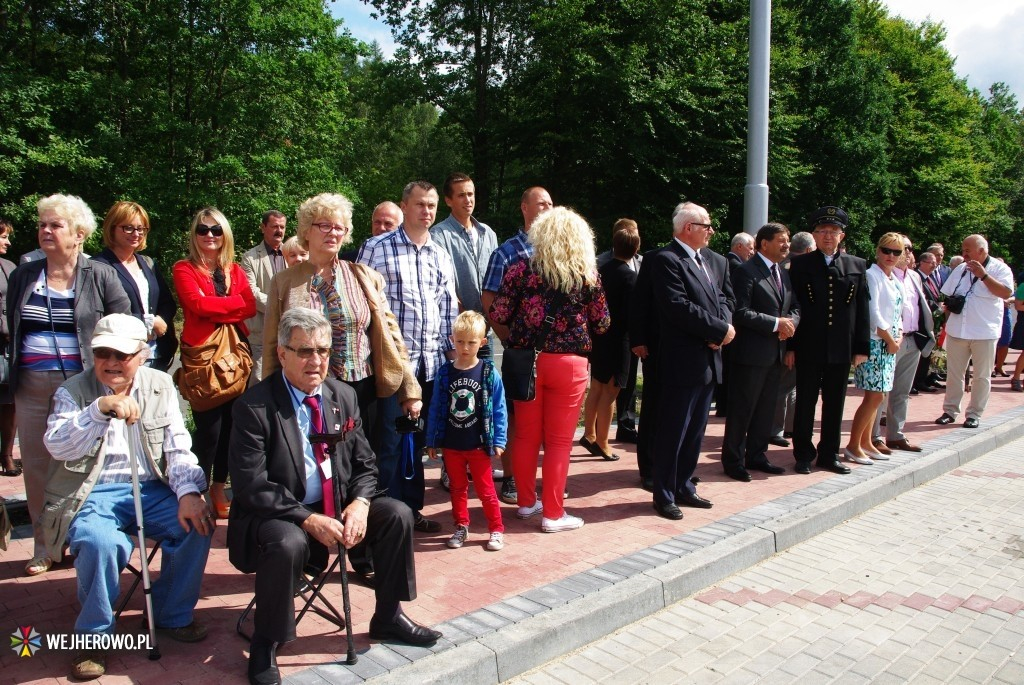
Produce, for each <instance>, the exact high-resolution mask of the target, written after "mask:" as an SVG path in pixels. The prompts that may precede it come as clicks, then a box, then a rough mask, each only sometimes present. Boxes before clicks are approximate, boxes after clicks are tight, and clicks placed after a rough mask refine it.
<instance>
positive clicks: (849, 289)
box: [789, 205, 871, 473]
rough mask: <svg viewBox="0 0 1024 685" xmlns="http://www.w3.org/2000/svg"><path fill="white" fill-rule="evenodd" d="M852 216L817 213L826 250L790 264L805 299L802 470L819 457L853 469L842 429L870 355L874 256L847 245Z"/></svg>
mask: <svg viewBox="0 0 1024 685" xmlns="http://www.w3.org/2000/svg"><path fill="white" fill-rule="evenodd" d="M848 224H849V217H847V215H846V212H845V211H843V209H841V208H840V207H835V206H831V205H828V206H825V207H821V208H820V209H818V210H817V211H815V212H814V213H813V214H812V215H811V218H810V225H811V230H812V232H813V234H814V240H815V243H817V246H818V249H817V250H815V251H814V252H808V253H807V254H804V255H800V256H797V257H793V260H792V264H791V266H790V269H789V275H790V279H791V281H792V283H793V292H794V294H795V295H796V298H797V301H798V303H799V306H800V312H801V318H800V327H799V328H798V329H797V331H796V334H795V335H794V336H793V338H792V340H791V341H790V345H789V349H790V350H792V351H794V352H795V353H796V407H795V409H794V419H793V456H794V457H796V472H797V473H810V472H811V463H812V462H814V461H817V464H818V466H819V467H821V468H824V469H828V470H830V471H834V472H836V473H849V472H850V469H849V468H847V467H846V466H843V465H842V464H840V463H839V460H838V458H837V457H838V453H839V445H840V429H841V426H842V422H843V404H844V403H845V401H846V386H847V379H848V378H849V376H850V365H851V363H853V364H854V365H856V364H858V363H860V362H861V361H863V360H865V359H867V355H868V344H869V340H870V334H871V333H870V319H869V316H868V291H867V281H866V280H865V275H864V274H865V272H866V271H867V267H868V265H867V262H865V261H864V260H863V259H861V258H860V257H854V256H853V255H849V254H845V253H841V252H839V244H840V243H841V242H842V240H843V237H844V235H845V233H844V231H845V229H846V227H847V225H848ZM819 393H820V394H821V438H820V439H819V441H818V446H817V449H815V447H814V443H813V440H812V434H813V432H814V409H815V406H816V405H817V403H818V394H819Z"/></svg>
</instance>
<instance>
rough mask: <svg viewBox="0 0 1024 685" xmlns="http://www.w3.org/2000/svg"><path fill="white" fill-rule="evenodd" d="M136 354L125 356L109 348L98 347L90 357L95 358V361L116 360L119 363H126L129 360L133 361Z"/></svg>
mask: <svg viewBox="0 0 1024 685" xmlns="http://www.w3.org/2000/svg"><path fill="white" fill-rule="evenodd" d="M137 354H138V352H133V353H131V354H125V353H124V352H118V351H117V350H112V349H110V348H109V347H99V348H97V349H95V350H93V351H92V356H93V357H95V358H96V359H103V360H107V359H116V360H117V361H119V362H126V361H128V360H130V359H134V358H135V356H136V355H137Z"/></svg>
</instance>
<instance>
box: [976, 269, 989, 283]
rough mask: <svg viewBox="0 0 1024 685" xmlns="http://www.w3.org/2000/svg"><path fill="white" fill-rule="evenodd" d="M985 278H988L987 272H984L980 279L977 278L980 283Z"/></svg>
mask: <svg viewBox="0 0 1024 685" xmlns="http://www.w3.org/2000/svg"><path fill="white" fill-rule="evenodd" d="M986 278H988V272H987V271H986V272H985V273H983V274H982V275H981V278H979V279H978V280H980V281H984V280H985V279H986Z"/></svg>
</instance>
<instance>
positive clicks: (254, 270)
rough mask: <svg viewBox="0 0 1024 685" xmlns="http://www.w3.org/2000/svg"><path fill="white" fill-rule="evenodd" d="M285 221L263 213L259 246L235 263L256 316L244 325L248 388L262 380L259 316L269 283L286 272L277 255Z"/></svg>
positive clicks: (264, 306) (273, 211)
mask: <svg viewBox="0 0 1024 685" xmlns="http://www.w3.org/2000/svg"><path fill="white" fill-rule="evenodd" d="M287 221H288V220H287V219H286V218H285V215H284V214H283V213H282V212H279V211H278V210H276V209H269V210H267V211H266V212H264V213H263V220H262V221H261V222H260V230H261V231H262V232H263V242H262V243H260V244H259V245H257V246H256V247H254V248H252V249H250V250H249V251H247V252H246V253H245V254H243V255H242V258H241V259H240V260H239V262H238V263H239V265H240V266H241V267H242V271H244V272H245V278H246V280H248V281H249V287H250V288H251V289H252V294H253V296H254V297H255V298H256V315H255V316H253V317H252V318H251V319H247V320H246V322H245V325H246V326H247V327H248V328H249V345H250V346H251V347H252V359H253V367H252V373H251V374H250V375H249V385H253V384H255V383H256V382H257V381H259V380H260V379H261V378H263V315H264V312H266V309H267V292H268V291H269V290H270V279H271V278H273V277H274V274H276V273H277V272H278V271H284V270H285V269H286V268H287V264H285V259H284V254H283V253H282V252H281V245H282V244H283V243H284V235H285V225H286V224H287Z"/></svg>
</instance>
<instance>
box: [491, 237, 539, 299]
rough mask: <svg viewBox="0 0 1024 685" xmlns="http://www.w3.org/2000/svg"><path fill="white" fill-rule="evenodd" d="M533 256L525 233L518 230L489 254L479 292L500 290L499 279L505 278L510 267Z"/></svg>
mask: <svg viewBox="0 0 1024 685" xmlns="http://www.w3.org/2000/svg"><path fill="white" fill-rule="evenodd" d="M532 256H533V245H531V244H530V241H529V239H528V238H527V236H526V231H524V230H522V229H519V233H516V234H515V235H514V236H512V237H511V238H509V239H508V240H506V241H505V242H503V243H502V244H501V245H499V246H498V249H497V250H495V251H494V252H492V253H491V260H490V261H489V262H488V263H487V273H486V274H484V285H483V287H482V288H481V290H489V291H490V292H492V293H496V292H498V291H499V290H501V279H503V278H505V272H506V271H507V270H508V268H509V267H510V266H512V265H513V264H515V263H516V262H518V261H519V260H521V259H529V258H530V257H532Z"/></svg>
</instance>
